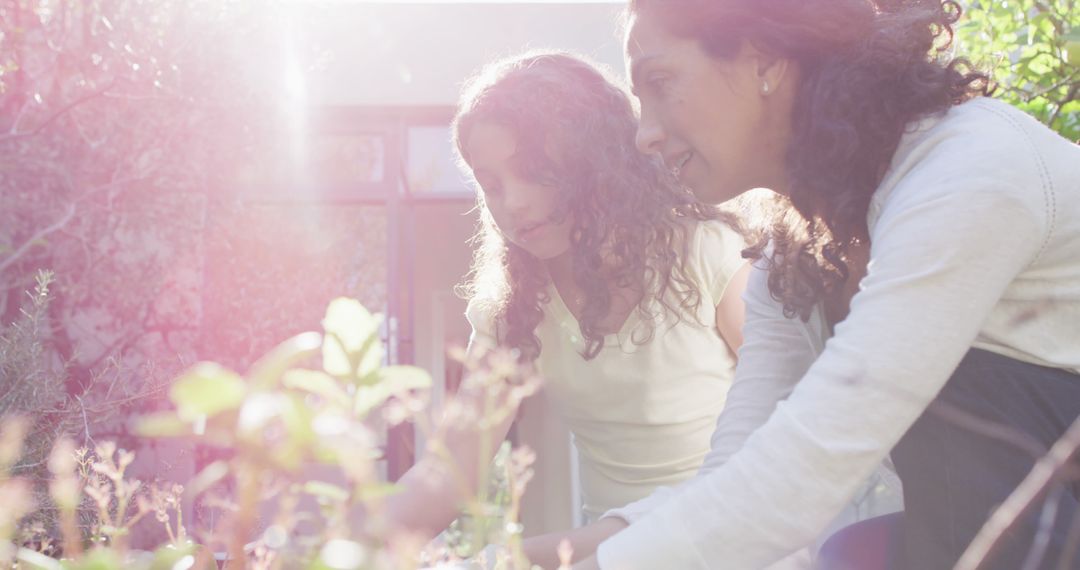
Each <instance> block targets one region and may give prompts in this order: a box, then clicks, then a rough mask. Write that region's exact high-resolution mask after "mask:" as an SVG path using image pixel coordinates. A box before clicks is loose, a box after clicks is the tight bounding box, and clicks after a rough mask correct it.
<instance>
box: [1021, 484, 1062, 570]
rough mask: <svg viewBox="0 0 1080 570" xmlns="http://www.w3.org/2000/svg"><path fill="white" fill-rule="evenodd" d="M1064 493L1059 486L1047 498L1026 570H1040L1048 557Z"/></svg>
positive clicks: (1025, 560) (1027, 558)
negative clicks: (1047, 549) (1047, 550)
mask: <svg viewBox="0 0 1080 570" xmlns="http://www.w3.org/2000/svg"><path fill="white" fill-rule="evenodd" d="M1063 493H1064V489H1063V488H1062V487H1061V486H1060V485H1058V486H1057V487H1054V489H1053V490H1052V491H1050V494H1049V496H1047V497H1046V501H1045V502H1044V503H1043V509H1042V513H1041V514H1040V515H1039V527H1038V530H1037V531H1036V532H1035V540H1034V544H1033V545H1032V547H1031V550H1029V551H1028V554H1027V557H1026V558H1024V570H1039V568H1040V565H1041V564H1042V561H1043V558H1045V557H1046V547H1047V546H1049V545H1050V537H1051V535H1052V534H1053V531H1054V521H1056V520H1057V513H1058V508H1059V507H1060V506H1061V495H1062V494H1063Z"/></svg>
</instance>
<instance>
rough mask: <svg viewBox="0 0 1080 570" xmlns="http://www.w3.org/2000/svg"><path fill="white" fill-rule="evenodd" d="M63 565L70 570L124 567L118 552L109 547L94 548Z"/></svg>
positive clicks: (118, 569) (106, 569) (113, 569)
mask: <svg viewBox="0 0 1080 570" xmlns="http://www.w3.org/2000/svg"><path fill="white" fill-rule="evenodd" d="M69 564H70V565H69ZM64 566H65V567H66V568H70V569H71V570H121V569H122V568H124V564H123V561H122V560H121V559H120V554H119V553H118V552H116V551H115V550H112V549H110V548H95V549H93V550H91V551H89V552H87V553H86V554H85V555H83V557H82V558H80V559H78V560H77V561H74V563H69V562H67V561H65V563H64Z"/></svg>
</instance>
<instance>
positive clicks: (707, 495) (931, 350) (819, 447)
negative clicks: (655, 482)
mask: <svg viewBox="0 0 1080 570" xmlns="http://www.w3.org/2000/svg"><path fill="white" fill-rule="evenodd" d="M1013 138H1016V137H1015V135H1014V136H1013ZM933 142H934V143H935V144H937V145H938V148H936V149H935V152H936V154H935V155H931V157H930V158H927V157H926V156H925V155H923V156H920V157H919V158H920V159H921V160H922V161H923V165H922V166H923V168H920V169H919V171H918V172H909V173H907V175H906V177H905V178H904V179H903V183H902V185H898V186H897V187H896V188H895V190H894V192H893V194H892V195H891V196H890V198H889V201H888V202H886V203H885V204H884V206H883V208H882V214H881V216H880V218H879V219H878V221H877V223H876V225H875V227H873V228H871V247H872V251H871V260H870V264H869V268H868V273H867V277H866V278H865V279H864V280H863V288H862V290H861V291H860V292H859V293H858V294H856V295H855V297H854V299H852V303H851V312H850V314H849V315H848V317H847V319H845V321H844V322H842V323H841V324H840V325H838V326H837V327H836V333H835V335H834V336H833V338H832V339H830V340H829V342H828V344H827V345H826V347H825V351H824V353H823V354H822V355H821V356H820V357H819V358H818V359H817V360H816V361H815V362H814V364H813V365H812V366H811V367H810V369H809V370H808V371H807V373H806V374H805V375H804V377H803V378H802V380H801V381H800V382H799V383H798V386H797V388H796V389H795V390H794V391H793V393H792V395H791V396H790V397H789V398H788V399H787V401H786V402H784V403H782V404H780V405H779V406H777V407H776V410H775V411H774V413H773V414H772V415H771V416H770V417H769V419H768V421H767V422H766V423H765V424H764V425H763V426H761V427H760V428H759V429H757V430H756V431H755V432H754V434H753V435H752V436H751V437H750V438H748V439H747V440H746V441H745V442H744V443H743V444H742V445H741V447H740V448H739V449H738V451H737V452H736V453H735V454H734V455H732V456H731V457H730V458H729V459H728V460H727V461H726V462H725V463H724V464H723V465H722V466H721V467H719V468H717V469H715V470H714V471H712V472H710V473H709V474H708V475H706V476H703V477H698V478H697V479H696V480H695V481H693V482H692V483H691V484H690V485H688V486H687V488H686V489H685V490H684V491H683V492H682V493H680V494H679V495H678V496H676V497H674V498H673V499H672V500H670V501H667V502H666V503H665V504H664V505H662V506H660V507H658V508H657V509H655V510H654V511H653V512H652V513H651V514H650V515H649V516H647V517H645V518H643V519H642V520H640V521H638V523H635V524H633V525H631V526H630V527H629V528H628V529H626V530H625V531H623V532H620V533H618V534H617V535H615V536H614V537H612V538H611V539H609V540H608V541H606V542H605V543H604V544H602V545H601V546H600V548H599V549H598V553H599V558H600V562H601V566H602V567H604V568H612V569H624V570H632V569H636V568H655V567H657V566H658V565H661V566H668V567H680V568H709V567H732V568H751V567H755V568H756V567H762V566H766V565H767V564H768V563H770V562H772V561H774V560H776V559H778V558H780V557H781V556H783V555H784V554H785V553H787V552H790V551H792V550H794V549H796V548H798V547H799V546H801V545H803V544H806V543H807V542H809V541H811V540H813V538H814V537H815V536H817V534H818V533H819V532H820V531H821V530H822V529H823V528H824V527H825V526H826V525H827V523H828V521H829V520H831V518H832V517H833V516H835V514H836V513H837V512H839V510H840V509H842V508H843V505H844V504H845V503H846V502H847V501H848V500H849V499H850V496H851V494H852V493H853V492H854V490H855V489H856V487H857V486H858V485H859V484H860V483H861V482H862V481H863V480H864V479H865V477H866V476H867V475H868V474H869V473H870V472H871V471H872V470H873V469H874V468H875V466H876V465H878V463H879V462H880V461H881V459H882V458H883V457H884V456H885V455H886V454H887V453H888V451H889V450H890V448H891V447H892V446H893V445H895V443H896V441H897V440H899V438H900V437H901V436H902V435H903V434H904V432H905V431H906V430H907V428H908V427H909V426H910V425H911V424H912V423H913V422H914V421H915V420H916V419H917V418H918V416H919V415H920V414H921V413H922V412H923V411H924V410H925V409H926V407H927V405H928V404H929V402H930V401H931V400H932V399H933V398H934V396H935V395H936V394H937V393H938V391H939V390H940V389H941V387H942V386H943V385H944V384H945V382H946V381H947V379H948V377H949V375H950V373H951V372H952V370H953V369H954V368H955V366H956V364H957V363H958V362H959V361H960V359H961V358H962V357H963V355H964V354H965V353H966V352H967V351H968V350H969V349H970V347H971V344H972V342H973V340H974V339H975V337H976V335H977V334H978V331H979V329H980V326H981V325H982V323H983V321H984V319H986V318H987V315H989V314H990V312H991V310H992V309H993V307H994V305H995V304H996V303H997V302H998V300H999V299H1000V298H1001V295H1002V294H1003V292H1004V291H1005V290H1006V288H1007V287H1008V285H1009V283H1010V282H1012V280H1013V279H1015V278H1016V276H1017V274H1018V273H1020V272H1021V271H1023V270H1024V268H1025V267H1026V266H1027V265H1028V264H1029V263H1030V262H1031V260H1032V259H1034V258H1035V256H1036V254H1037V253H1038V251H1039V248H1040V246H1041V244H1042V242H1043V240H1044V239H1045V236H1046V222H1045V220H1046V217H1045V216H1046V214H1045V207H1044V204H1043V203H1042V197H1043V196H1042V194H1041V192H1040V189H1039V188H1038V187H1037V185H1036V186H1034V188H1032V186H1033V183H1032V181H1033V180H1034V181H1037V180H1039V178H1038V176H1037V175H1030V176H1029V175H1027V174H1023V170H1024V169H1025V168H1030V165H1023V164H1022V162H1023V161H1024V160H1027V159H1028V158H1029V157H1024V153H1023V152H1015V151H1014V150H1013V149H1009V148H1007V145H1004V144H1002V145H1000V146H1001V147H1002V148H1003V149H1005V150H1008V151H1009V154H1011V155H1013V156H1012V157H1011V156H1006V155H999V154H998V153H996V152H983V153H973V152H971V149H970V146H971V138H963V139H962V140H960V139H958V140H955V141H949V142H950V143H952V144H954V145H955V148H953V149H951V150H943V149H942V148H941V147H942V146H944V144H945V143H944V142H943V141H942V137H938V138H935V139H933ZM983 150H984V151H985V150H987V149H983ZM995 150H997V149H995ZM953 151H955V152H953ZM1017 156H1018V157H1021V158H1020V159H1017V158H1015V157H1017ZM971 162H974V164H972V163H971ZM991 164H992V165H1014V166H1015V169H1009V168H997V167H996V168H995V169H993V170H990V169H987V168H985V166H986V165H991ZM1014 170H1015V171H1019V172H1021V175H1020V177H1021V178H1023V179H1022V180H1015V179H1014V178H1015V177H1016V176H1018V175H1016V174H1015V172H1014ZM1024 177H1026V178H1024ZM1020 182H1024V183H1025V184H1020ZM1034 184H1037V182H1035V183H1034ZM749 328H750V325H749V323H748V326H747V335H748V337H749V335H750V330H749ZM778 356H782V355H778Z"/></svg>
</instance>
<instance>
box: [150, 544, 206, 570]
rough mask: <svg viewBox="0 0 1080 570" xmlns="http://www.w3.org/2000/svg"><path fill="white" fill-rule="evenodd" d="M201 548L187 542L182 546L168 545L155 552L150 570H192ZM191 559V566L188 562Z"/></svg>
mask: <svg viewBox="0 0 1080 570" xmlns="http://www.w3.org/2000/svg"><path fill="white" fill-rule="evenodd" d="M198 550H199V546H198V545H196V544H194V543H191V542H187V543H184V544H181V545H174V544H168V545H165V546H162V547H161V548H158V549H157V550H155V551H154V559H153V561H151V562H150V569H149V570H173V569H174V568H190V567H191V566H193V565H194V563H195V554H196V553H197V552H198ZM185 559H190V562H191V563H190V564H188V560H185Z"/></svg>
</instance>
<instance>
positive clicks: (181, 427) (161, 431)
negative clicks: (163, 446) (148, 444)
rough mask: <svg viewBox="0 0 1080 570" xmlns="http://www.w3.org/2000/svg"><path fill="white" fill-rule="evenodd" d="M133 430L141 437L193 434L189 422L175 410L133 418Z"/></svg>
mask: <svg viewBox="0 0 1080 570" xmlns="http://www.w3.org/2000/svg"><path fill="white" fill-rule="evenodd" d="M134 431H135V434H136V435H139V436H142V437H184V436H189V435H193V434H194V433H195V432H194V431H193V430H192V429H191V424H189V423H188V422H185V421H184V420H182V419H180V416H178V415H177V414H176V412H157V413H153V414H149V415H145V416H142V417H140V418H137V419H136V420H135V426H134Z"/></svg>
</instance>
